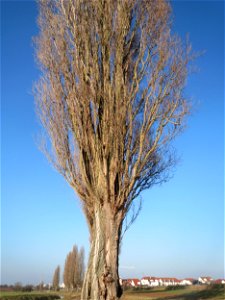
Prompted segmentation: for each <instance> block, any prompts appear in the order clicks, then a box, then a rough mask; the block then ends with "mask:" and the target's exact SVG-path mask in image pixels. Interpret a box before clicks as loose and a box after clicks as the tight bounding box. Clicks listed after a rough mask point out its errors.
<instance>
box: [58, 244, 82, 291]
mask: <svg viewBox="0 0 225 300" xmlns="http://www.w3.org/2000/svg"><path fill="white" fill-rule="evenodd" d="M83 277H84V249H83V248H81V249H80V251H79V250H78V247H77V246H76V245H74V246H73V249H72V251H70V252H69V253H68V255H67V257H66V260H65V267H64V274H63V280H64V284H65V286H66V288H67V289H69V290H73V289H77V288H79V287H81V285H82V283H83Z"/></svg>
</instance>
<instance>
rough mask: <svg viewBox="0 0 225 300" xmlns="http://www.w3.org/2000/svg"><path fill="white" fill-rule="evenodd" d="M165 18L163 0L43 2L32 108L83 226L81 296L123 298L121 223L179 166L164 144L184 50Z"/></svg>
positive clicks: (183, 109) (181, 117)
mask: <svg viewBox="0 0 225 300" xmlns="http://www.w3.org/2000/svg"><path fill="white" fill-rule="evenodd" d="M170 16H171V6H170V4H169V2H168V1H166V0H151V1H150V0H65V1H64V0H55V1H50V0H41V1H39V19H38V24H39V29H40V33H39V36H38V37H37V58H38V61H39V65H40V69H41V71H42V75H41V78H40V80H39V82H38V84H37V86H36V99H37V108H38V114H39V117H40V120H41V122H42V124H43V127H44V128H45V130H46V133H47V134H46V136H47V144H46V154H47V156H48V158H49V159H50V161H51V162H52V163H53V165H54V166H55V167H56V169H57V170H58V171H59V172H60V173H61V174H62V175H63V176H64V177H65V179H66V180H67V181H68V183H69V184H70V186H71V187H72V188H73V189H74V190H75V191H76V193H77V195H78V196H79V197H80V200H81V203H82V207H83V211H84V214H85V216H86V219H87V224H88V226H89V231H90V241H91V245H90V257H89V261H88V266H87V271H86V274H85V279H84V284H83V289H82V296H81V298H82V299H85V300H88V299H92V300H112V299H118V298H119V297H120V296H121V292H122V291H121V288H120V285H119V275H118V252H119V246H120V241H121V231H122V226H123V224H124V222H125V221H124V220H125V219H126V216H127V213H128V212H129V210H130V209H131V207H132V204H133V203H134V202H133V201H134V199H135V198H137V197H138V196H139V195H140V193H141V192H142V191H143V190H145V189H148V188H150V187H152V186H153V185H155V184H157V183H161V182H163V181H165V180H167V178H168V170H169V168H170V167H171V166H172V165H173V164H174V161H175V158H174V153H173V151H172V150H171V148H170V143H171V141H172V140H173V138H174V137H175V136H176V135H177V134H178V133H179V132H180V131H181V130H182V129H183V127H184V125H185V119H186V118H185V117H186V115H187V114H188V112H189V104H188V101H187V99H186V98H185V95H184V93H183V88H184V86H185V81H186V77H187V73H188V71H187V65H188V61H189V58H190V47H189V46H188V45H187V46H183V44H182V42H181V40H180V38H179V37H178V36H177V35H175V34H173V31H172V30H171V17H170ZM48 142H50V143H48ZM50 145H51V146H50Z"/></svg>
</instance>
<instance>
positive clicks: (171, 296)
mask: <svg viewBox="0 0 225 300" xmlns="http://www.w3.org/2000/svg"><path fill="white" fill-rule="evenodd" d="M56 295H57V296H59V297H63V299H64V300H78V299H80V294H79V293H76V292H72V293H71V292H65V291H60V292H58V293H56V292H46V291H45V292H1V293H0V299H2V300H54V299H56ZM207 299H208V300H225V289H224V286H221V285H218V286H208V287H205V286H191V287H186V288H185V289H178V290H172V291H167V290H165V289H163V288H161V289H157V288H155V289H152V290H135V289H133V290H127V291H125V292H124V294H123V296H122V298H121V300H207ZM93 300H97V299H93Z"/></svg>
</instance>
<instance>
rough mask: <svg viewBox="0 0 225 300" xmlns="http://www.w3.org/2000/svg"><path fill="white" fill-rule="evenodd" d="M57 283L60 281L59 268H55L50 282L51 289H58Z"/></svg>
mask: <svg viewBox="0 0 225 300" xmlns="http://www.w3.org/2000/svg"><path fill="white" fill-rule="evenodd" d="M59 281H60V266H57V268H56V269H55V272H54V275H53V280H52V287H53V289H54V290H55V291H56V290H58V289H59Z"/></svg>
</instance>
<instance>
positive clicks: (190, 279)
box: [180, 278, 194, 285]
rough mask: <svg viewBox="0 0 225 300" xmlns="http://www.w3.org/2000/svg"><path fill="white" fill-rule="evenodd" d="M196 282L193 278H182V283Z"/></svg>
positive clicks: (190, 283)
mask: <svg viewBox="0 0 225 300" xmlns="http://www.w3.org/2000/svg"><path fill="white" fill-rule="evenodd" d="M193 282H194V279H193V278H185V279H182V280H180V285H192V284H193Z"/></svg>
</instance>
